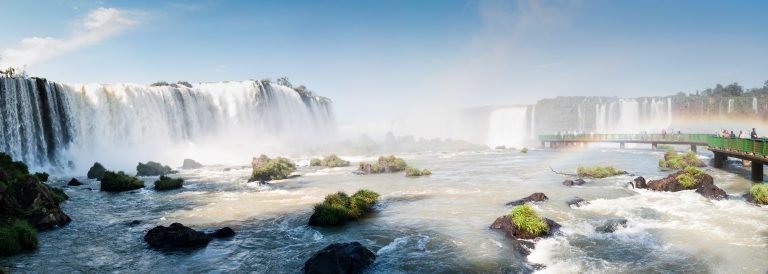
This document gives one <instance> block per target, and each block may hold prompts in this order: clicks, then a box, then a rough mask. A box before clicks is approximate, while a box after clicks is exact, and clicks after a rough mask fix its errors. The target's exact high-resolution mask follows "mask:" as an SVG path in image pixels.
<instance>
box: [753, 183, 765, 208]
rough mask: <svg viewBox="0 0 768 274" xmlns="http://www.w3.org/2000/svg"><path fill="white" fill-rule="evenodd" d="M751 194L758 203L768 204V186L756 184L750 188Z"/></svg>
mask: <svg viewBox="0 0 768 274" xmlns="http://www.w3.org/2000/svg"><path fill="white" fill-rule="evenodd" d="M749 194H750V195H752V198H753V199H754V200H755V202H756V203H759V204H768V184H763V183H760V184H754V185H752V187H750V188H749Z"/></svg>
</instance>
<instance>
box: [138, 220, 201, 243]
mask: <svg viewBox="0 0 768 274" xmlns="http://www.w3.org/2000/svg"><path fill="white" fill-rule="evenodd" d="M144 241H146V242H147V243H148V244H149V245H150V246H151V247H155V248H184V247H202V246H205V245H207V244H208V242H210V241H211V236H209V235H208V234H205V233H203V232H200V231H196V230H194V229H192V228H189V227H186V226H184V225H182V224H180V223H173V224H171V225H170V226H168V227H164V226H156V227H155V228H153V229H150V230H149V231H148V232H147V234H146V235H144Z"/></svg>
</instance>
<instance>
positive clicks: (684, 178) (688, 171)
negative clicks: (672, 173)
mask: <svg viewBox="0 0 768 274" xmlns="http://www.w3.org/2000/svg"><path fill="white" fill-rule="evenodd" d="M699 174H704V171H703V170H701V169H699V168H697V167H693V166H687V167H685V169H683V173H681V174H680V175H677V177H675V179H677V182H678V183H680V185H681V186H683V187H684V188H685V189H693V188H694V186H696V176H697V175H699Z"/></svg>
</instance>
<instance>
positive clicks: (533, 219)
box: [491, 204, 561, 239]
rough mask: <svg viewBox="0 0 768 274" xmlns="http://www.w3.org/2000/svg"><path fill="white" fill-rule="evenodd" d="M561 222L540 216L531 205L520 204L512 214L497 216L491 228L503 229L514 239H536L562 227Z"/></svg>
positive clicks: (549, 234)
mask: <svg viewBox="0 0 768 274" xmlns="http://www.w3.org/2000/svg"><path fill="white" fill-rule="evenodd" d="M560 227H561V226H560V224H558V223H556V222H555V221H553V220H551V219H548V218H541V217H539V216H538V215H537V214H536V212H534V211H533V209H532V208H531V207H530V206H529V205H526V204H524V205H520V206H516V207H515V208H513V209H512V212H511V213H510V214H507V215H504V216H501V217H498V218H496V220H495V221H494V222H493V224H491V229H494V230H501V231H503V232H505V233H506V235H507V236H509V237H510V238H514V239H536V238H539V237H549V236H552V235H554V233H555V232H556V231H557V230H559V229H560Z"/></svg>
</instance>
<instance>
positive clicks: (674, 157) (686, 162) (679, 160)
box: [659, 148, 707, 170]
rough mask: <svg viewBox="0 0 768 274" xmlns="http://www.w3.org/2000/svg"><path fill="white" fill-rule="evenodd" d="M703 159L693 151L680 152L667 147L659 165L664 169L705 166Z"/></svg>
mask: <svg viewBox="0 0 768 274" xmlns="http://www.w3.org/2000/svg"><path fill="white" fill-rule="evenodd" d="M705 166H707V165H706V164H704V162H703V161H701V160H699V157H698V156H697V155H696V153H694V152H693V151H689V152H687V153H685V154H682V155H681V154H678V153H677V152H676V151H675V150H674V149H673V148H669V149H667V151H666V152H665V153H664V159H659V167H660V168H662V169H678V170H679V169H684V168H686V167H705Z"/></svg>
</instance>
